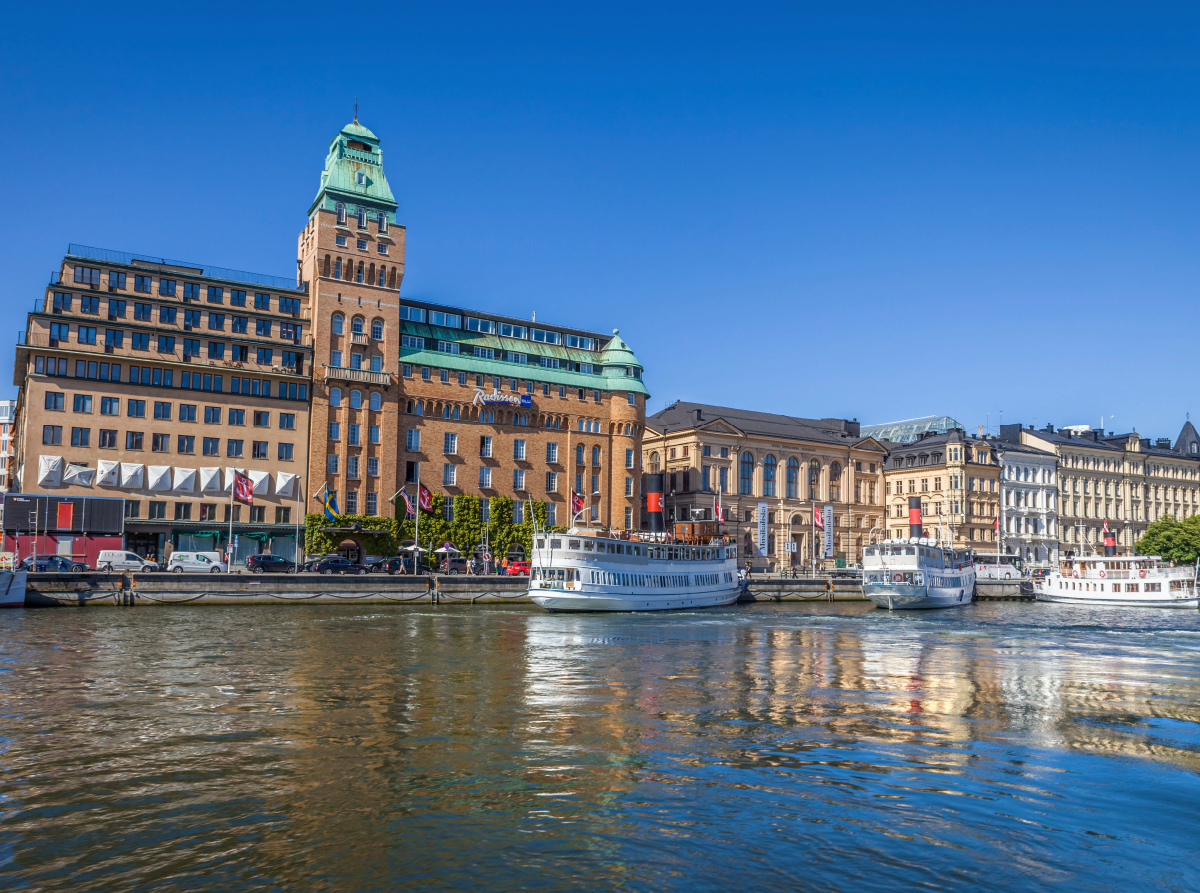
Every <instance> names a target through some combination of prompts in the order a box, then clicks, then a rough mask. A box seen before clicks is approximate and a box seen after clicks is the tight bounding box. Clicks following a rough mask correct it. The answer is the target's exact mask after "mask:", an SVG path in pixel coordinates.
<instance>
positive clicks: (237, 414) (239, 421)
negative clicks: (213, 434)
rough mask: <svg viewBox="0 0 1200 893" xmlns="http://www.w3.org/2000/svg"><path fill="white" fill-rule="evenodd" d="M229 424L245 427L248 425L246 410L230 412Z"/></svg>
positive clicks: (232, 410) (231, 410)
mask: <svg viewBox="0 0 1200 893" xmlns="http://www.w3.org/2000/svg"><path fill="white" fill-rule="evenodd" d="M229 424H231V425H245V424H246V410H244V409H230V410H229Z"/></svg>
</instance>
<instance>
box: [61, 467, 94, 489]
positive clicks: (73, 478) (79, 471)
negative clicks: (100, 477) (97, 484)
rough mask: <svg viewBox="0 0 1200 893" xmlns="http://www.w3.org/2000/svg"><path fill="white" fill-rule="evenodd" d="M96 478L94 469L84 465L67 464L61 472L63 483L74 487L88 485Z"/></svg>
mask: <svg viewBox="0 0 1200 893" xmlns="http://www.w3.org/2000/svg"><path fill="white" fill-rule="evenodd" d="M95 478H96V469H94V468H88V467H87V466H86V465H74V464H72V465H68V466H67V468H66V470H65V471H64V472H63V476H62V479H63V483H64V484H70V485H72V486H75V487H90V486H91V485H92V481H93V480H95Z"/></svg>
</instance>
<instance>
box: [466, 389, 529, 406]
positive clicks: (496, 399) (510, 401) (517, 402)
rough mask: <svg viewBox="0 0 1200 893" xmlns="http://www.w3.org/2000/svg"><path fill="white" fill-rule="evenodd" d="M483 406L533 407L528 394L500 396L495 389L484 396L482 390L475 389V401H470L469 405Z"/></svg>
mask: <svg viewBox="0 0 1200 893" xmlns="http://www.w3.org/2000/svg"><path fill="white" fill-rule="evenodd" d="M477 404H483V405H484V406H533V397H532V396H530V395H529V394H501V393H500V392H499V391H497V390H496V389H495V388H492V392H491V393H490V394H485V393H484V392H483V388H476V389H475V399H474V400H472V401H471V405H472V406H475V405H477Z"/></svg>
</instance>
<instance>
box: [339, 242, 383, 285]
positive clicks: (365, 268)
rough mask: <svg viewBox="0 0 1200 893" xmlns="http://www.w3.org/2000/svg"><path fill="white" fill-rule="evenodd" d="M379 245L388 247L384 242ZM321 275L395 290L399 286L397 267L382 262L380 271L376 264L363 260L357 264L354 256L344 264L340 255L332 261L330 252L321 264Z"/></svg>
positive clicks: (381, 252)
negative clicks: (389, 266) (387, 265)
mask: <svg viewBox="0 0 1200 893" xmlns="http://www.w3.org/2000/svg"><path fill="white" fill-rule="evenodd" d="M379 245H380V247H381V248H386V246H385V245H384V244H383V243H382V242H380V243H379ZM379 253H380V254H387V251H386V250H384V251H380V252H379ZM321 275H322V276H332V277H333V278H334V279H342V280H344V281H346V282H359V283H363V284H366V285H377V286H379V287H380V288H390V289H393V290H395V289H396V288H397V287H398V285H397V282H396V268H395V267H391V268H388V267H385V266H383V265H382V264H380V266H379V269H378V271H376V269H375V264H368V263H366V262H365V261H361V260H360V261H358V263H357V264H356V263H355V262H354V259H353V258H351V259H349V260H347V261H346V262H345V263H344V264H343V262H342V259H341V258H340V257H338V258H334V259H333V261H332V263H331V262H330V258H329V255H328V254H327V255H325V261H324V263H323V264H321Z"/></svg>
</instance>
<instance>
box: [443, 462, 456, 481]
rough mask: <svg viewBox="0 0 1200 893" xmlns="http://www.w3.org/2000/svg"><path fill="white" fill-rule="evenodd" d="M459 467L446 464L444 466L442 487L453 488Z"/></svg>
mask: <svg viewBox="0 0 1200 893" xmlns="http://www.w3.org/2000/svg"><path fill="white" fill-rule="evenodd" d="M456 469H457V466H454V465H450V464H446V465H443V466H442V486H443V487H453V486H454V479H455V476H456Z"/></svg>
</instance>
